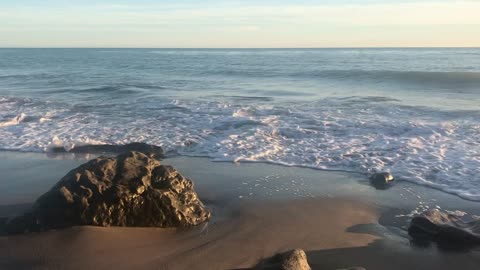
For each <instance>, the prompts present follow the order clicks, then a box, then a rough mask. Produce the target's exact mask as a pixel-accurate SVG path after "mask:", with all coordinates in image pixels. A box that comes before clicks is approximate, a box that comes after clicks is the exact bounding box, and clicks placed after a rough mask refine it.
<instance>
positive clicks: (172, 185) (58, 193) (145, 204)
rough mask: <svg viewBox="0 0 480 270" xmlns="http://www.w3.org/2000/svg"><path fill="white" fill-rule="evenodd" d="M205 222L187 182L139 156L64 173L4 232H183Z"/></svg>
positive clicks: (98, 161)
mask: <svg viewBox="0 0 480 270" xmlns="http://www.w3.org/2000/svg"><path fill="white" fill-rule="evenodd" d="M209 218H210V212H209V211H208V210H207V209H206V208H205V207H204V205H203V204H202V202H201V201H200V200H199V198H198V197H197V194H196V192H195V190H194V189H193V183H192V182H191V181H190V180H188V179H187V178H185V177H183V176H182V175H181V174H180V173H179V172H178V171H177V170H175V169H174V168H173V167H171V166H165V165H160V162H159V161H158V160H156V159H153V158H150V157H148V156H147V155H145V154H143V153H139V152H128V153H125V154H121V155H119V156H117V157H115V158H106V157H100V158H97V159H94V160H91V161H89V162H87V163H85V164H83V165H81V166H79V167H78V168H76V169H74V170H72V171H70V172H69V173H68V174H67V175H66V176H64V177H63V178H62V179H61V180H60V181H59V182H58V183H57V184H56V185H55V186H54V187H53V188H52V189H51V190H50V191H48V192H47V193H45V194H44V195H42V196H41V197H40V198H39V199H38V200H37V201H36V202H35V204H34V205H33V207H32V209H31V210H30V211H29V212H27V213H26V214H24V215H23V216H20V217H17V218H14V219H13V220H11V221H9V222H8V223H7V224H6V231H7V232H8V233H21V232H26V231H43V230H48V229H54V228H63V227H68V226H73V225H95V226H140V227H185V226H194V225H198V224H201V223H203V222H206V221H208V220H209Z"/></svg>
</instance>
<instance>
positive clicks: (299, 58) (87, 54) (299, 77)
mask: <svg viewBox="0 0 480 270" xmlns="http://www.w3.org/2000/svg"><path fill="white" fill-rule="evenodd" d="M133 141H142V142H147V143H153V144H157V145H161V146H163V147H164V148H166V149H167V150H168V151H171V152H170V153H177V154H180V155H189V156H205V157H210V158H212V159H214V160H220V161H237V162H242V161H249V162H271V163H277V164H283V165H288V166H304V167H311V168H316V169H323V170H345V171H352V172H359V173H366V174H368V173H370V172H373V171H378V170H386V171H391V172H393V173H394V174H395V175H396V176H397V178H398V179H401V180H405V181H411V182H415V183H419V184H422V185H427V186H430V187H434V188H437V189H441V190H444V191H447V192H450V193H454V194H457V195H459V196H462V197H464V198H467V199H472V200H480V49H478V48H477V49H475V48H471V49H469V48H462V49H0V149H4V150H5V149H8V150H19V151H40V152H41V151H49V149H51V147H52V146H63V147H65V148H66V149H69V148H72V147H75V146H76V145H81V144H92V143H110V144H123V143H127V142H133Z"/></svg>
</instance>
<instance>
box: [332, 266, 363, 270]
mask: <svg viewBox="0 0 480 270" xmlns="http://www.w3.org/2000/svg"><path fill="white" fill-rule="evenodd" d="M337 270H366V269H365V268H363V267H350V268H342V269H337Z"/></svg>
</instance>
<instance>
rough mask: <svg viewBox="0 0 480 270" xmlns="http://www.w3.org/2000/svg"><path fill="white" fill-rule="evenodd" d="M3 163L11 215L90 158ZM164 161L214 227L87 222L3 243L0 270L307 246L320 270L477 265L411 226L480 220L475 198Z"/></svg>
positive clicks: (320, 175)
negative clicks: (422, 221)
mask: <svg viewBox="0 0 480 270" xmlns="http://www.w3.org/2000/svg"><path fill="white" fill-rule="evenodd" d="M0 161H1V162H0V175H2V176H3V177H2V180H3V179H5V180H4V181H0V192H1V193H0V194H2V195H4V196H2V200H0V217H2V216H8V215H12V214H18V213H20V212H21V211H22V209H25V208H26V207H28V206H29V203H31V202H33V200H35V199H36V198H37V197H38V196H39V195H41V194H42V193H44V192H46V191H47V190H48V189H49V188H50V187H52V186H53V185H54V184H55V183H56V182H57V181H59V180H60V178H61V177H62V176H63V175H65V174H66V173H67V172H68V171H70V170H71V169H73V168H75V167H77V166H78V165H80V164H82V163H84V162H86V159H83V158H80V159H74V158H72V156H71V155H69V156H62V155H58V156H57V157H56V158H55V159H52V158H50V157H47V156H46V155H45V154H40V153H24V152H2V151H0ZM162 163H163V164H169V165H173V166H174V167H175V168H176V169H178V170H179V171H180V172H181V173H182V174H183V175H184V176H185V177H187V178H190V179H192V180H193V181H194V183H195V189H196V191H197V193H198V195H199V197H200V198H201V199H202V201H204V203H205V204H206V206H207V207H209V208H210V209H211V210H212V212H213V219H212V220H211V221H210V222H209V223H208V224H205V225H204V226H199V227H195V228H192V229H188V230H175V229H158V228H124V227H107V228H103V227H91V226H82V227H72V228H69V229H64V230H56V231H49V232H43V233H31V234H25V235H18V236H0V254H1V255H0V268H2V267H3V268H6V269H10V268H13V269H31V268H36V269H59V268H60V269H93V268H96V269H249V268H251V267H254V266H255V264H256V263H258V262H259V261H260V260H262V259H264V258H267V257H270V256H273V255H274V254H276V253H278V252H282V251H286V250H288V249H293V248H303V249H305V250H306V252H307V255H308V260H309V262H310V265H311V266H312V269H338V268H344V267H352V266H362V267H365V268H366V269H369V270H372V269H373V270H375V269H379V270H380V269H452V268H453V266H454V265H455V267H457V268H459V269H477V268H478V265H480V251H479V250H473V251H470V252H467V253H450V252H447V253H444V252H441V251H439V250H437V249H436V248H435V247H434V246H433V247H430V248H425V249H419V248H416V247H414V246H411V245H410V243H409V240H408V237H407V235H406V230H405V229H406V227H405V226H406V225H407V220H408V219H409V217H410V216H411V215H413V214H414V213H415V211H417V212H418V211H423V210H427V209H433V208H437V206H438V207H440V208H441V209H442V210H450V211H460V212H466V213H467V214H466V215H465V216H464V218H471V217H473V216H480V207H478V206H479V205H480V204H479V203H478V202H473V201H467V200H464V199H462V198H460V197H458V196H455V195H451V194H448V193H444V192H441V191H438V190H435V189H431V188H428V187H424V186H418V185H415V184H412V183H409V182H398V183H396V184H395V185H394V186H392V187H391V188H390V189H388V190H376V189H375V188H373V187H372V186H370V184H369V182H368V179H366V178H363V177H359V176H358V175H354V174H351V173H344V172H331V171H319V170H314V169H308V168H299V167H286V166H279V165H272V164H265V163H238V164H237V163H226V162H212V161H211V160H210V159H208V158H192V157H185V156H176V157H171V158H167V159H164V160H162ZM19 198H20V199H19ZM15 207H16V208H15ZM7 214H8V215H7ZM100 254H101V255H100Z"/></svg>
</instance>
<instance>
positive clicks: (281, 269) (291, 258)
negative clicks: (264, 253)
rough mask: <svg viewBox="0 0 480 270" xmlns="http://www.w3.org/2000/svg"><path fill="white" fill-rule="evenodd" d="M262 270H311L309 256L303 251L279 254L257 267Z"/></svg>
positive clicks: (296, 250) (297, 250)
mask: <svg viewBox="0 0 480 270" xmlns="http://www.w3.org/2000/svg"><path fill="white" fill-rule="evenodd" d="M254 269H262V270H267V269H271V270H311V268H310V265H308V261H307V255H306V254H305V251H303V250H301V249H295V250H291V251H288V252H285V253H282V254H278V255H276V256H274V257H273V258H271V259H268V260H266V261H264V262H262V263H260V264H259V265H257V267H255V268H254Z"/></svg>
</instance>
